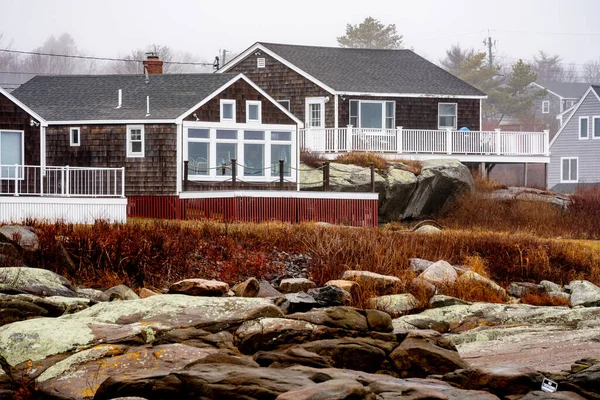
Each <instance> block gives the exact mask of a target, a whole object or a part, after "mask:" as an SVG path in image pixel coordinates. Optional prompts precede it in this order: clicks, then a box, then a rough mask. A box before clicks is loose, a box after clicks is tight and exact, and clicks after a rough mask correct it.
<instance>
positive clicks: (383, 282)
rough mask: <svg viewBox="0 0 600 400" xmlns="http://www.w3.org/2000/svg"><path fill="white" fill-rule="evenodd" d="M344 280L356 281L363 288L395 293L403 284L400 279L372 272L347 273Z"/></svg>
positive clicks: (343, 277)
mask: <svg viewBox="0 0 600 400" xmlns="http://www.w3.org/2000/svg"><path fill="white" fill-rule="evenodd" d="M342 279H343V280H347V281H355V282H358V284H359V285H360V286H361V287H362V288H363V289H366V288H369V289H375V290H378V291H382V292H387V291H394V290H395V289H396V288H397V287H399V286H400V285H401V284H402V281H401V280H400V278H398V277H395V276H390V275H381V274H377V273H375V272H370V271H351V270H350V271H345V272H344V275H343V276H342Z"/></svg>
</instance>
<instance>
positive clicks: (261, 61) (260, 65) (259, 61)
mask: <svg viewBox="0 0 600 400" xmlns="http://www.w3.org/2000/svg"><path fill="white" fill-rule="evenodd" d="M264 67H265V58H264V57H259V58H257V59H256V68H264Z"/></svg>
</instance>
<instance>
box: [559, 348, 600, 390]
mask: <svg viewBox="0 0 600 400" xmlns="http://www.w3.org/2000/svg"><path fill="white" fill-rule="evenodd" d="M576 365H577V367H576V370H577V372H575V373H574V374H571V375H570V376H569V377H568V378H567V381H568V383H569V384H571V385H574V386H575V387H576V388H578V389H579V390H577V392H579V393H580V394H581V395H584V396H586V397H589V398H591V399H600V392H599V391H598V383H599V382H600V358H588V359H583V360H579V361H577V363H576ZM581 367H585V368H581Z"/></svg>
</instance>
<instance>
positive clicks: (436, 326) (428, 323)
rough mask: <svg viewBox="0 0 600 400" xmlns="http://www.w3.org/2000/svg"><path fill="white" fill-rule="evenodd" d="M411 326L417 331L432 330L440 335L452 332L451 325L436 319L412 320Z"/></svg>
mask: <svg viewBox="0 0 600 400" xmlns="http://www.w3.org/2000/svg"><path fill="white" fill-rule="evenodd" d="M410 324H411V325H412V326H414V327H415V328H417V329H431V330H434V331H436V332H439V333H446V332H448V331H449V330H450V324H449V323H447V322H445V321H436V320H434V319H429V318H423V319H412V320H411V321H410Z"/></svg>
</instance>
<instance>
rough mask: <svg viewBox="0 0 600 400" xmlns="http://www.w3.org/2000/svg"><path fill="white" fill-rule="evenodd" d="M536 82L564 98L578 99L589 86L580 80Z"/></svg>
mask: <svg viewBox="0 0 600 400" xmlns="http://www.w3.org/2000/svg"><path fill="white" fill-rule="evenodd" d="M536 84H537V85H538V86H540V87H543V88H544V89H546V90H548V91H549V92H550V93H552V94H555V95H557V96H559V97H562V98H564V99H580V98H581V96H583V94H584V93H585V91H586V90H587V89H588V88H589V87H590V84H589V83H580V82H536Z"/></svg>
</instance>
